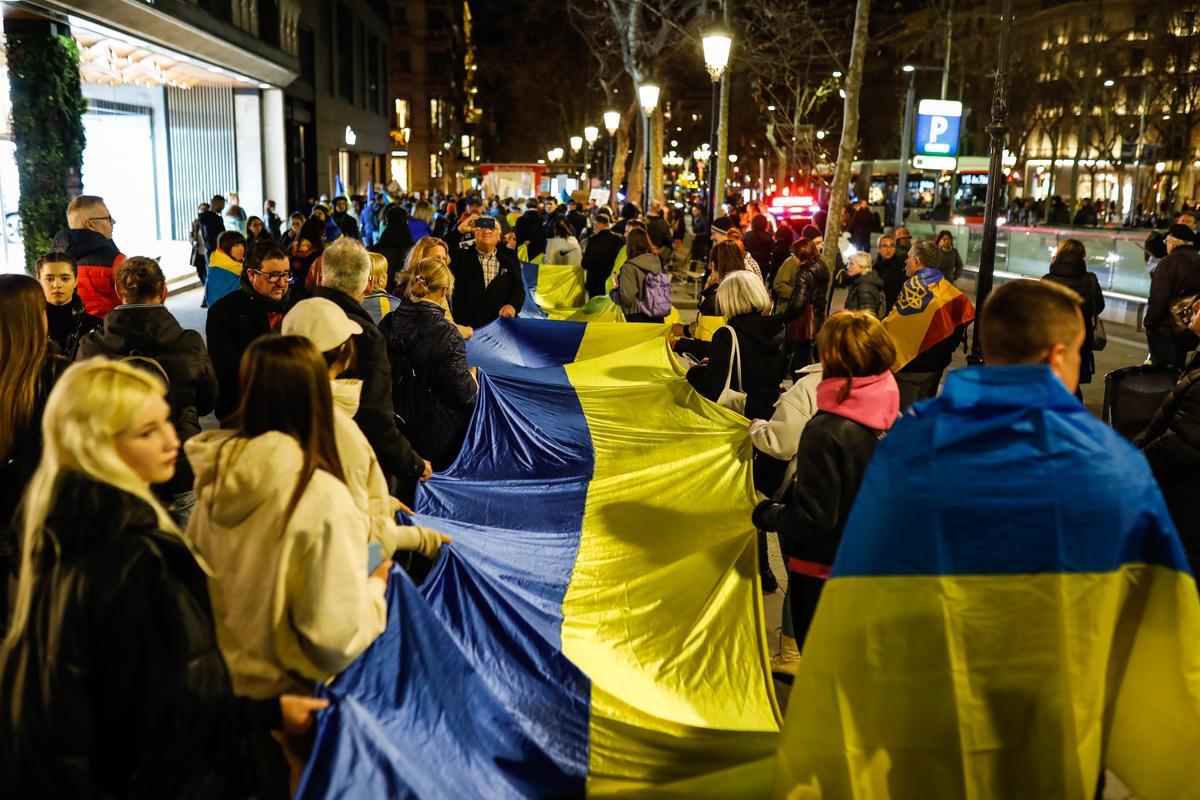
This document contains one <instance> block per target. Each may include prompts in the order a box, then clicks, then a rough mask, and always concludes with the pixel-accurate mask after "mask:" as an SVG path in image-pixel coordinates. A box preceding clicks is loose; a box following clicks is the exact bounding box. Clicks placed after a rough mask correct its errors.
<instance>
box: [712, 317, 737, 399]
mask: <svg viewBox="0 0 1200 800" xmlns="http://www.w3.org/2000/svg"><path fill="white" fill-rule="evenodd" d="M722 329H726V330H728V331H729V336H730V338H732V339H733V346H732V347H731V348H730V351H729V370H728V371H727V372H726V373H725V389H726V390H728V389H729V384H730V381H732V380H733V369H734V364H737V387H738V391H744V390H743V389H742V358H741V353H740V352H739V351H738V337H737V331H735V330H734V329H733V328H732V327H731V326H729V325H722V326H721V327H720V328H717V330H722ZM713 334H714V335H716V331H714V332H713Z"/></svg>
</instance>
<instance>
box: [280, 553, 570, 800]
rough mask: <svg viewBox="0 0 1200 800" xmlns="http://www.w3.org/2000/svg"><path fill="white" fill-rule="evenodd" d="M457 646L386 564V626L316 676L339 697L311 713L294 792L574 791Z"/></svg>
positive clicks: (499, 794)
mask: <svg viewBox="0 0 1200 800" xmlns="http://www.w3.org/2000/svg"><path fill="white" fill-rule="evenodd" d="M447 555H449V553H447ZM458 563H459V564H461V562H458ZM473 622H478V620H474V621H473ZM475 633H476V632H475V631H472V632H471V635H472V636H473V635H474V634H475ZM461 646H462V645H461V643H460V642H457V641H456V640H455V638H453V637H452V635H451V633H450V630H448V629H447V628H445V627H443V621H442V620H441V619H439V617H438V615H437V614H436V612H435V610H434V609H433V608H431V607H430V606H429V605H427V604H426V602H425V600H424V599H423V598H422V597H421V594H420V592H418V591H417V589H416V587H414V586H413V585H412V583H411V582H410V581H409V580H408V578H407V577H406V576H405V575H403V574H402V573H400V572H399V570H395V571H393V573H392V578H391V585H390V587H389V595H388V626H387V630H386V631H385V632H384V633H383V635H382V636H380V637H379V639H377V640H376V641H375V643H374V644H372V645H371V647H370V648H369V649H368V650H367V652H366V653H364V654H363V655H362V656H361V657H360V658H359V659H358V660H356V661H355V662H354V663H353V664H351V665H350V667H348V668H347V669H346V670H345V671H344V672H343V673H342V674H341V675H340V676H339V677H338V678H337V680H336V681H335V682H334V683H333V684H332V685H331V686H321V687H318V690H317V694H318V695H319V696H324V697H330V698H332V699H334V700H335V701H336V702H335V703H334V704H333V705H332V706H331V707H330V708H329V710H327V711H325V712H322V713H321V714H320V716H319V721H318V725H317V737H316V743H315V745H314V748H313V756H312V758H311V759H310V760H309V763H308V766H307V768H306V769H305V772H304V775H303V777H302V778H301V781H300V786H299V787H298V789H297V791H296V795H295V796H296V798H297V800H310V799H313V800H315V798H331V797H345V798H351V797H387V798H410V797H412V798H423V799H424V800H429V799H430V798H446V799H447V800H449V799H450V798H463V797H488V798H526V797H581V796H582V795H583V792H584V779H583V777H582V776H581V775H579V774H573V773H572V772H571V771H570V770H569V769H568V767H567V766H565V765H564V762H565V761H566V759H563V758H562V757H561V755H552V754H551V753H550V752H549V751H548V750H547V749H546V748H545V747H543V746H542V745H540V744H539V743H538V742H535V741H534V739H533V738H532V737H531V736H530V735H529V734H528V733H527V731H526V728H527V727H529V725H528V720H521V719H519V718H518V717H517V716H515V715H514V714H513V713H512V711H511V710H510V708H509V707H508V706H507V705H506V704H505V703H504V702H503V701H502V700H501V699H500V698H498V697H497V695H496V694H495V692H494V691H493V690H492V688H491V687H490V686H489V685H488V681H487V680H486V679H485V676H484V674H483V673H482V672H481V671H479V670H478V669H477V668H476V667H475V666H474V665H473V664H472V663H471V661H470V660H469V657H468V655H467V654H465V653H464V652H463V651H462V650H460V649H459V648H460V647H461ZM568 716H569V715H568ZM583 719H584V720H586V719H587V712H586V709H585V710H584V714H583ZM584 734H585V736H586V726H585V728H584ZM550 744H552V745H553V744H554V743H550ZM585 768H586V762H585Z"/></svg>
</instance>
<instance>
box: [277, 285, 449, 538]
mask: <svg viewBox="0 0 1200 800" xmlns="http://www.w3.org/2000/svg"><path fill="white" fill-rule="evenodd" d="M281 332H282V333H283V335H284V336H302V337H304V338H305V339H308V340H309V341H311V342H312V343H313V345H315V346H316V348H317V350H319V351H320V352H321V357H322V358H323V359H324V361H325V364H326V368H327V370H328V374H329V379H330V390H331V392H332V395H333V435H334V439H335V441H336V444H337V451H338V457H339V458H340V459H341V462H342V477H343V480H344V482H345V484H346V488H348V489H349V490H350V494H352V495H353V496H354V501H355V503H356V504H357V505H358V507H359V508H362V509H366V510H367V513H368V515H369V517H370V539H371V541H373V542H378V543H379V544H380V545H381V547H382V550H383V553H384V554H385V555H391V554H392V553H394V552H396V551H397V550H415V551H417V552H419V553H421V555H423V556H426V557H427V558H434V557H435V556H437V553H438V550H439V548H440V547H441V546H442V544H443V543H444V542H448V541H450V537H448V536H444V535H442V534H439V533H437V532H436V531H433V530H430V529H429V528H422V527H419V526H416V525H398V524H397V523H396V512H397V511H398V510H401V509H403V510H405V511H410V509H407V508H404V505H403V504H402V503H401V502H400V501H399V500H397V499H396V498H395V497H392V496H391V495H390V494H389V493H388V485H387V478H386V477H384V474H383V469H382V468H381V467H380V466H379V461H378V459H376V457H375V450H374V448H372V447H371V444H370V442H368V441H367V437H366V436H364V435H363V432H362V429H360V428H359V427H358V423H356V422H355V421H354V414H355V413H356V412H357V411H358V401H359V395H360V394H361V393H362V381H360V380H351V379H348V378H341V377H340V376H341V375H342V374H344V373H346V372H349V371H350V370H352V369H353V368H354V362H355V358H356V355H355V350H354V337H355V336H356V335H358V334H360V333H362V327H361V326H360V325H359V324H358V323H357V322H355V321H354V320H352V319H350V318H349V317H347V316H346V312H345V311H342V309H340V308H338V306H337V304H336V303H334V302H332V301H330V300H326V299H325V298H323V297H313V298H309V299H308V300H301V301H300V302H299V303H297V304H296V305H295V306H293V307H292V310H291V311H289V312H288V314H287V316H286V317H284V319H283V326H282V328H281Z"/></svg>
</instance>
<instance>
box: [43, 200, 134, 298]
mask: <svg viewBox="0 0 1200 800" xmlns="http://www.w3.org/2000/svg"><path fill="white" fill-rule="evenodd" d="M116 223H117V221H116V220H115V219H113V217H112V214H110V213H109V211H108V206H106V205H105V204H104V198H103V197H97V196H96V195H91V194H81V195H79V197H76V198H75V199H74V200H72V201H71V203H70V205H68V206H67V229H66V230H64V231H59V232H58V235H57V236H55V237H54V244H53V246H52V247H51V248H50V249H51V250H54V251H55V252H62V253H66V254H67V255H69V256H71V258H73V259H75V263H76V264H78V265H79V283H78V285H77V286H76V291H77V292H78V293H79V298H80V299H81V300H83V306H84V308H86V309H87V313H89V314H94V315H95V316H97V317H101V318H103V317H104V315H105V314H107V313H108V312H109V311H111V310H113V309H114V308H116V307H117V306H119V305H120V304H121V298H119V297H118V296H117V289H116V287H115V286H114V285H113V271H114V270H116V268H117V267H119V266H121V262H122V261H124V260H125V256H124V255H123V254H122V253H121V251H120V250H119V249H118V248H117V245H116V244H115V243H114V242H113V239H112V236H113V226H114V225H116Z"/></svg>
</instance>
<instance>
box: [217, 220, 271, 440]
mask: <svg viewBox="0 0 1200 800" xmlns="http://www.w3.org/2000/svg"><path fill="white" fill-rule="evenodd" d="M290 275H291V262H290V261H289V260H288V255H287V253H286V252H284V250H283V248H281V247H280V246H279V245H277V244H274V243H271V244H264V245H261V246H259V247H252V248H250V249H249V251H248V252H247V253H246V260H245V261H244V262H243V269H242V276H241V279H240V288H239V290H238V291H236V292H230V293H229V294H227V295H225V296H224V297H222V298H221V299H220V300H218V301H217V302H215V303H213V305H212V308H210V309H209V310H208V323H207V325H206V330H207V338H208V354H209V355H210V356H211V357H212V362H213V368H214V369H215V370H216V373H217V384H218V385H219V386H220V392H219V396H218V398H217V409H216V413H217V419H224V418H225V417H227V416H229V414H230V413H231V412H232V411H233V410H234V409H235V408H237V404H238V398H239V396H240V394H241V392H240V391H239V387H238V366H239V365H240V364H241V363H242V353H244V352H245V351H246V348H247V347H249V346H250V343H251V342H253V341H254V340H255V339H257V338H258V337H260V336H265V335H266V334H268V333H272V332H274V331H278V330H279V325H280V323H282V322H283V314H284V311H285V307H286V305H287V299H288V298H287V295H288V278H289V277H290Z"/></svg>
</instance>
